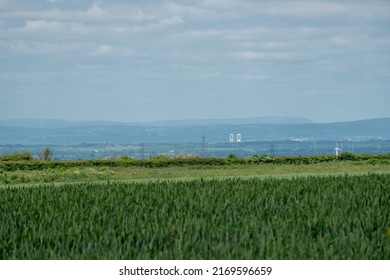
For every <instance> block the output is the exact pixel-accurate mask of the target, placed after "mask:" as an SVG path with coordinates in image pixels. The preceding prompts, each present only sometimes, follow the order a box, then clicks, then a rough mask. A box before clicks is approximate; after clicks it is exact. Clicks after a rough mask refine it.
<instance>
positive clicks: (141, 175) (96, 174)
mask: <svg viewBox="0 0 390 280" xmlns="http://www.w3.org/2000/svg"><path fill="white" fill-rule="evenodd" d="M368 172H377V173H387V172H390V164H389V163H388V162H387V161H385V162H382V163H376V164H370V163H367V162H354V161H340V162H324V163H316V164H299V165H294V164H257V165H256V164H251V165H223V166H213V165H210V166H201V165H198V166H168V167H136V166H132V167H71V168H64V169H48V170H34V171H31V170H17V171H0V185H16V184H18V185H20V184H32V183H33V184H36V183H52V182H59V183H61V182H63V183H66V182H91V181H107V180H140V179H143V180H148V179H180V178H186V179H190V178H201V177H202V178H216V177H226V176H280V175H283V176H294V175H314V174H316V175H319V174H323V175H326V174H334V173H350V174H352V173H368Z"/></svg>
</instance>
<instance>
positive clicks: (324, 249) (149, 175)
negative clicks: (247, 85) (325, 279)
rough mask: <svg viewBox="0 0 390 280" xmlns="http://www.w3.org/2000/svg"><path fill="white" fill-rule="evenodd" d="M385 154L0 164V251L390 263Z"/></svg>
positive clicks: (8, 255)
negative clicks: (350, 260)
mask: <svg viewBox="0 0 390 280" xmlns="http://www.w3.org/2000/svg"><path fill="white" fill-rule="evenodd" d="M347 156H348V157H347ZM387 157H388V155H381V156H379V157H375V156H367V157H363V156H361V157H352V156H351V155H346V156H345V158H344V159H343V160H334V158H333V159H332V160H330V158H327V157H318V158H273V159H272V158H251V159H240V158H230V159H215V160H213V159H208V160H203V159H198V158H197V159H190V160H188V161H183V160H177V161H172V160H170V159H166V158H165V159H164V158H158V159H153V160H149V161H134V160H127V161H126V160H115V161H102V162H100V161H97V162H93V161H85V162H56V161H48V162H43V161H34V160H33V161H11V162H2V163H1V164H0V224H1V228H0V259H389V258H390V208H389V201H390V167H389V166H390V164H389V160H388V158H387ZM320 159H321V160H320ZM303 162H306V163H303ZM191 163H192V164H191ZM195 163H196V164H195Z"/></svg>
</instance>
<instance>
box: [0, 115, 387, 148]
mask: <svg viewBox="0 0 390 280" xmlns="http://www.w3.org/2000/svg"><path fill="white" fill-rule="evenodd" d="M230 133H234V134H236V133H241V135H242V140H243V141H262V140H285V139H296V140H298V141H299V140H302V139H303V140H305V139H317V140H343V139H344V140H345V139H354V140H371V139H379V138H382V139H390V118H383V119H372V120H362V121H353V122H338V123H311V122H310V121H309V120H306V119H300V118H251V119H231V120H185V121H164V122H148V123H118V122H105V121H90V122H69V121H64V120H28V119H27V120H10V121H0V144H1V145H7V144H10V145H13V144H24V145H35V144H43V145H66V144H81V143H92V144H93V143H121V144H126V143H141V142H145V143H147V142H148V143H152V142H154V143H185V142H199V141H201V140H200V139H201V138H202V135H205V137H206V139H207V141H208V142H209V143H213V142H214V143H217V142H227V141H228V139H229V134H230Z"/></svg>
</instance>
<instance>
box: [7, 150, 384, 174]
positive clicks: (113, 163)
mask: <svg viewBox="0 0 390 280" xmlns="http://www.w3.org/2000/svg"><path fill="white" fill-rule="evenodd" d="M388 160H390V154H375V155H370V154H361V155H357V154H351V153H342V154H341V155H340V156H339V157H338V158H336V157H335V156H334V155H316V156H268V155H254V156H252V157H249V158H240V157H228V158H204V157H188V158H169V157H157V158H150V159H145V160H140V159H133V158H129V157H122V158H119V159H109V160H104V159H100V160H79V161H65V160H62V161H58V160H57V161H56V160H53V161H42V160H10V161H0V170H3V171H16V170H46V169H62V168H65V169H66V168H72V167H76V168H79V167H131V166H135V167H150V168H154V167H169V166H223V165H234V164H235V165H245V164H316V163H321V162H332V161H366V162H368V163H373V164H374V163H378V162H384V161H388Z"/></svg>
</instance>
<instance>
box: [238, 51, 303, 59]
mask: <svg viewBox="0 0 390 280" xmlns="http://www.w3.org/2000/svg"><path fill="white" fill-rule="evenodd" d="M232 56H233V57H234V58H236V59H238V60H247V61H259V60H261V61H294V60H300V59H302V58H303V57H302V56H301V55H299V54H296V53H291V52H251V51H247V52H237V53H234V54H233V55H232Z"/></svg>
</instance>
